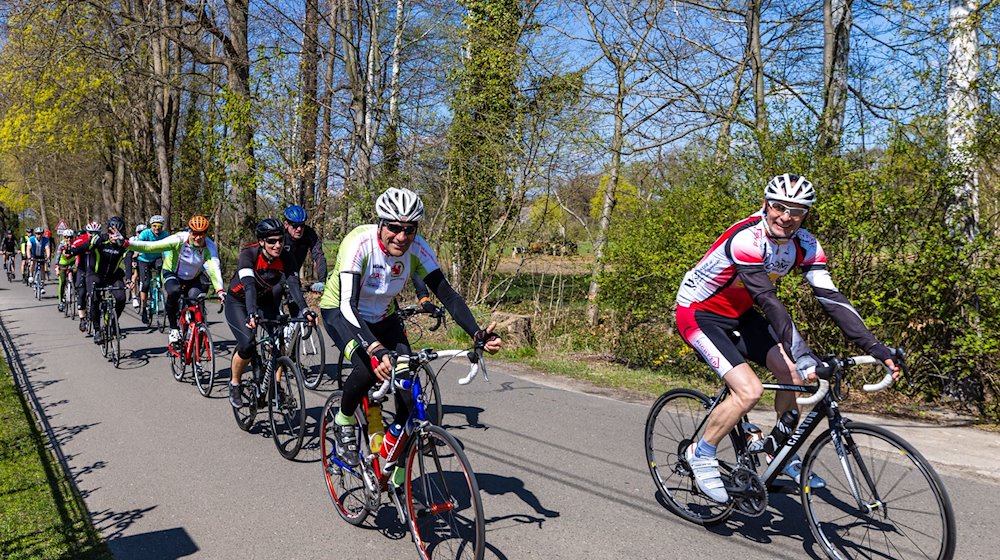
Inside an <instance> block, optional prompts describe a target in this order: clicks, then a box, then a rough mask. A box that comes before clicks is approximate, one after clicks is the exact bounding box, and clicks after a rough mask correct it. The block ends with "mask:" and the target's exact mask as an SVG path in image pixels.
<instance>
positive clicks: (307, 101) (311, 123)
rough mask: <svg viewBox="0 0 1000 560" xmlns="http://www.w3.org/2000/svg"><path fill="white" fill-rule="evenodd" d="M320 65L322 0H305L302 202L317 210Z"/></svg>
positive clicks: (301, 80)
mask: <svg viewBox="0 0 1000 560" xmlns="http://www.w3.org/2000/svg"><path fill="white" fill-rule="evenodd" d="M318 67H319V0H305V23H304V25H303V27H302V58H301V61H300V64H299V87H300V91H299V103H300V104H301V106H300V107H299V118H300V120H299V129H300V131H301V135H300V136H299V169H298V170H297V172H296V176H297V181H298V193H297V195H298V203H299V204H300V205H302V206H306V207H309V209H310V211H313V212H314V211H315V210H316V208H315V206H314V205H313V199H314V191H315V189H316V179H315V177H316V120H317V118H318V117H319V105H318V104H317V101H316V95H317V87H318V85H317V84H318V79H317V78H318V76H317V71H318Z"/></svg>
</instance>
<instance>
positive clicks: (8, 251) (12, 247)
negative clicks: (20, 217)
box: [0, 229, 17, 272]
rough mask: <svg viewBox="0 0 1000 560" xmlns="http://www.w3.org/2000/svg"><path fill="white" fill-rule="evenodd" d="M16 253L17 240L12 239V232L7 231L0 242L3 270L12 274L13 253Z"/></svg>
mask: <svg viewBox="0 0 1000 560" xmlns="http://www.w3.org/2000/svg"><path fill="white" fill-rule="evenodd" d="M16 252H17V238H16V237H14V230H12V229H8V230H7V232H6V233H5V234H4V236H3V242H0V253H3V268H4V270H9V271H11V272H14V253H16Z"/></svg>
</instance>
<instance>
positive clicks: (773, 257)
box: [677, 211, 878, 360]
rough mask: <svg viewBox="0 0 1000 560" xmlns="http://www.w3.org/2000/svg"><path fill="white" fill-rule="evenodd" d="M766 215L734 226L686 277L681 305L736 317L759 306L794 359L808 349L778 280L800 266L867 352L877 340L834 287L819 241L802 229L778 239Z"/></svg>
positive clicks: (822, 301)
mask: <svg viewBox="0 0 1000 560" xmlns="http://www.w3.org/2000/svg"><path fill="white" fill-rule="evenodd" d="M764 218H765V217H764V212H763V211H761V212H758V213H757V214H754V215H752V216H750V217H748V218H745V219H743V220H740V221H739V222H736V223H735V224H733V225H732V226H730V227H729V229H727V230H726V231H725V232H724V233H723V234H722V235H721V236H720V237H719V238H718V239H717V240H716V241H715V243H713V244H712V247H711V248H710V249H709V250H708V252H707V253H705V256H704V257H702V259H701V260H700V261H699V262H698V264H697V265H696V266H695V267H694V268H692V269H691V270H689V271H688V272H687V274H685V275H684V280H683V281H682V282H681V287H680V289H679V290H678V292H677V305H678V306H680V307H686V308H689V309H692V310H695V311H708V312H711V313H716V314H718V315H722V316H724V317H733V318H735V317H739V316H741V315H743V314H744V313H746V312H747V310H749V309H750V308H751V307H753V306H754V305H755V304H756V305H758V306H760V307H761V308H762V309H763V311H764V315H765V317H766V318H767V320H768V322H769V323H770V325H771V328H772V329H773V330H774V333H775V336H776V338H777V340H778V342H780V343H781V344H782V345H783V346H784V347H785V352H786V353H787V354H788V355H789V356H790V357H791V358H792V359H793V360H795V359H798V358H799V357H800V356H802V355H803V354H805V353H807V352H810V350H809V347H808V345H806V344H805V342H804V341H803V340H802V338H801V337H800V336H799V333H798V332H797V331H796V329H795V327H794V326H793V325H792V320H791V317H790V316H789V315H788V311H787V309H786V308H785V306H784V305H783V304H782V303H781V302H780V301H779V300H778V297H777V295H776V292H777V290H776V288H775V286H774V282H775V281H776V280H777V279H778V278H781V277H783V276H785V275H787V274H788V273H789V272H791V271H792V270H793V269H795V268H799V269H800V270H801V271H802V272H803V275H804V276H805V278H806V281H807V282H809V285H810V286H812V289H813V293H814V294H815V295H816V297H817V299H818V300H819V302H820V304H821V305H822V306H823V309H824V310H825V311H826V312H827V314H829V315H830V316H831V317H832V318H833V320H834V322H835V323H836V324H837V326H839V327H840V328H841V330H843V331H844V334H846V335H847V337H848V338H849V339H851V340H852V341H853V342H855V343H856V344H858V346H860V347H861V348H862V349H864V350H865V351H866V352H867V351H869V350H870V349H871V348H872V347H873V346H874V345H875V344H876V343H877V342H878V340H877V339H876V338H875V337H874V335H872V334H871V332H870V331H869V330H868V328H867V327H866V326H865V324H864V321H862V320H861V316H860V315H859V314H858V312H857V311H856V310H855V309H854V307H853V306H851V304H850V302H848V301H847V298H845V297H844V295H843V294H841V293H840V292H839V291H838V290H837V287H836V286H835V285H834V283H833V279H832V278H831V277H830V273H829V271H828V270H827V268H826V253H824V252H823V248H822V247H821V246H820V244H819V241H817V240H816V238H815V237H813V236H812V234H810V233H809V232H808V231H806V230H804V229H801V228H799V229H797V230H796V231H795V233H793V234H792V236H791V237H789V238H788V239H775V238H773V237H771V236H770V235H769V234H768V232H767V229H766V227H765V223H764Z"/></svg>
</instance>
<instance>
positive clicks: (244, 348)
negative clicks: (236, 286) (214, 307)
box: [224, 297, 254, 386]
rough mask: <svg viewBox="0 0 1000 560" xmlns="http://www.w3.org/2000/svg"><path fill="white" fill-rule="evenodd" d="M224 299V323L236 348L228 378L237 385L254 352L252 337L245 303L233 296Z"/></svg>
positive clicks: (231, 383) (232, 383)
mask: <svg viewBox="0 0 1000 560" xmlns="http://www.w3.org/2000/svg"><path fill="white" fill-rule="evenodd" d="M226 300H227V301H226V306H225V309H224V311H225V314H226V323H227V324H228V325H229V330H230V331H232V332H233V338H235V339H236V348H235V349H234V350H233V362H232V367H231V369H230V371H231V374H232V376H231V377H230V379H229V384H230V385H233V386H239V384H240V381H241V380H242V378H243V372H244V371H245V370H246V368H247V365H248V364H249V363H250V359H251V358H252V357H253V354H254V345H253V342H252V340H253V337H252V336H251V335H252V333H251V332H250V327H247V305H246V303H244V302H242V301H240V300H239V299H237V298H235V297H233V298H228V297H227V298H226Z"/></svg>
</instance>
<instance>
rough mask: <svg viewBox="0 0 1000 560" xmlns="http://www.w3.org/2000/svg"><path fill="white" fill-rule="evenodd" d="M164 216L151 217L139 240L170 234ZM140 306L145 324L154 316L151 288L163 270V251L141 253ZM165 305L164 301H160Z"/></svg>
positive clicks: (148, 239) (159, 237) (157, 239)
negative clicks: (154, 279) (151, 305)
mask: <svg viewBox="0 0 1000 560" xmlns="http://www.w3.org/2000/svg"><path fill="white" fill-rule="evenodd" d="M164 223H165V220H164V219H163V216H161V215H159V214H155V215H153V216H150V217H149V227H148V228H147V229H145V230H143V232H142V233H140V234H139V236H138V238H137V239H138V240H139V241H160V240H161V239H165V238H166V237H168V236H169V235H170V232H168V231H167V230H166V229H165V228H164V227H163V224H164ZM138 261H139V307H140V308H141V309H142V312H141V319H142V322H143V323H145V324H147V325H148V324H149V322H150V320H152V318H151V317H150V316H149V307H148V306H147V302H148V301H149V288H150V286H152V285H153V275H154V274H156V275H159V274H160V272H161V271H162V270H163V253H158V252H152V253H139V257H138ZM160 305H163V302H160Z"/></svg>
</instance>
